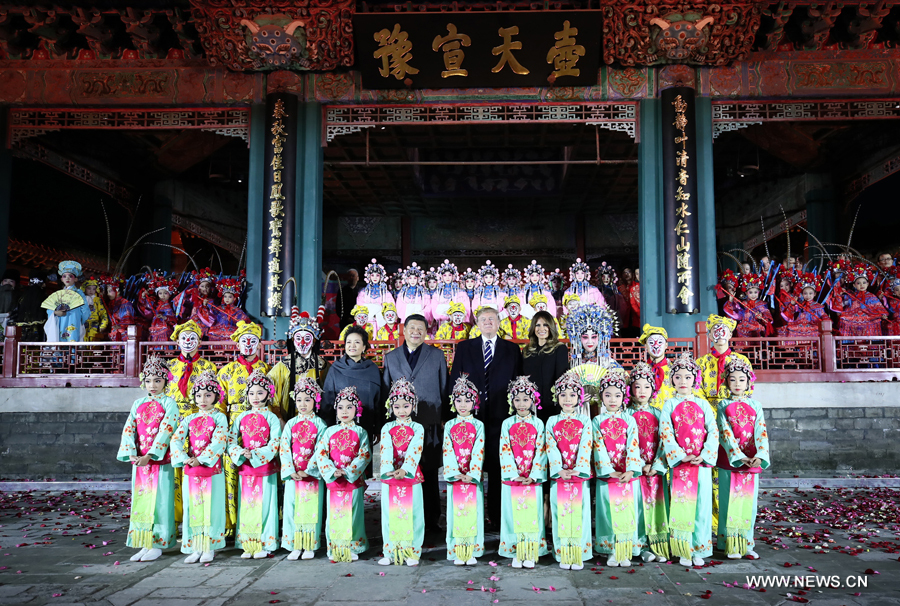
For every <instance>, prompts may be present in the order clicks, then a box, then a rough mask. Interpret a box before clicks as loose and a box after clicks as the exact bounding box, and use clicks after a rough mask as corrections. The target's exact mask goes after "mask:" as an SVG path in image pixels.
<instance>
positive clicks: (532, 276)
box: [528, 272, 543, 284]
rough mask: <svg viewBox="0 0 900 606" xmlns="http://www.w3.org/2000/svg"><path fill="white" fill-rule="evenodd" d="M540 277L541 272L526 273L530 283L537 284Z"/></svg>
mask: <svg viewBox="0 0 900 606" xmlns="http://www.w3.org/2000/svg"><path fill="white" fill-rule="evenodd" d="M542 277H543V276H541V274H539V273H537V272H534V273H531V274H528V279H529V280H531V283H532V284H539V283H540V281H541V278H542Z"/></svg>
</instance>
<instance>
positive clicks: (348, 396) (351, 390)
mask: <svg viewBox="0 0 900 606" xmlns="http://www.w3.org/2000/svg"><path fill="white" fill-rule="evenodd" d="M341 400H348V401H350V402H352V403H353V404H355V405H356V418H357V419H359V418H360V417H362V411H363V405H362V402H361V401H360V399H359V394H357V393H356V385H348V386H347V387H345V388H344V389H342V390H340V391H339V392H338V394H337V396H336V397H335V398H334V407H335V409H337V405H338V402H340V401H341Z"/></svg>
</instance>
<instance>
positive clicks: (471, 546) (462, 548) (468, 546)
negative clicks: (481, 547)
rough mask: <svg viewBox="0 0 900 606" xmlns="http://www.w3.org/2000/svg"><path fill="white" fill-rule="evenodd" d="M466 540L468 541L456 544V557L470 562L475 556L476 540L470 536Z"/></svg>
mask: <svg viewBox="0 0 900 606" xmlns="http://www.w3.org/2000/svg"><path fill="white" fill-rule="evenodd" d="M464 540H465V541H466V542H465V543H462V544H460V543H457V544H456V559H457V560H462V561H463V562H468V561H469V560H471V559H472V558H473V557H474V556H475V541H474V539H468V538H467V539H464Z"/></svg>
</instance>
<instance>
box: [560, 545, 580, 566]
mask: <svg viewBox="0 0 900 606" xmlns="http://www.w3.org/2000/svg"><path fill="white" fill-rule="evenodd" d="M560 552H561V553H560V559H561V560H562V563H563V564H568V565H570V566H577V565H578V564H581V563H582V562H581V548H580V547H579V546H578V545H576V544H574V543H571V542H570V543H569V544H567V545H563V546H562V547H561V548H560Z"/></svg>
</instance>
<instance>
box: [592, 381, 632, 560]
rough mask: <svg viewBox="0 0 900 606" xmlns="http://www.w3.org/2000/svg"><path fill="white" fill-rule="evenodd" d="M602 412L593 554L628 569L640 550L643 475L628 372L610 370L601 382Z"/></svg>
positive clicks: (596, 429)
mask: <svg viewBox="0 0 900 606" xmlns="http://www.w3.org/2000/svg"><path fill="white" fill-rule="evenodd" d="M599 389H600V402H601V403H602V404H603V410H602V411H601V412H600V414H598V415H597V416H596V417H594V421H593V434H594V473H595V474H596V475H597V494H596V501H597V504H596V507H597V529H596V535H595V537H594V551H596V552H597V553H601V554H606V555H607V556H608V557H607V560H606V565H607V566H612V567H615V566H630V565H631V556H632V555H639V554H640V552H641V549H640V544H639V543H638V540H637V538H638V528H637V508H638V506H639V505H640V504H639V503H637V502H636V501H635V489H634V487H635V484H636V482H635V475H640V473H641V456H640V450H639V449H638V431H637V425H636V424H635V422H634V419H633V418H631V415H629V414H628V413H626V412H625V394H626V393H627V391H628V385H627V383H626V376H625V373H624V372H622V371H608V372H607V373H606V374H605V375H603V377H601V378H600V385H599Z"/></svg>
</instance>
